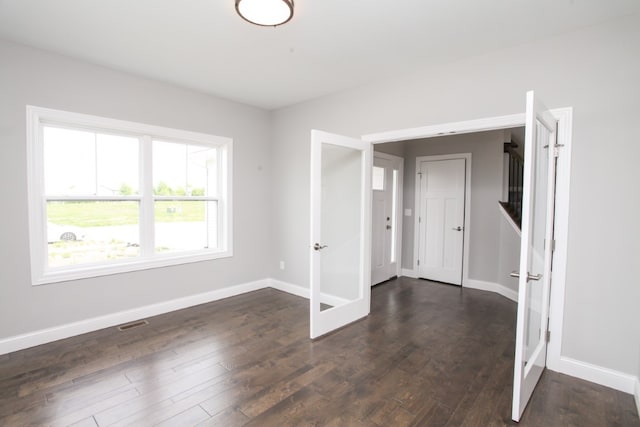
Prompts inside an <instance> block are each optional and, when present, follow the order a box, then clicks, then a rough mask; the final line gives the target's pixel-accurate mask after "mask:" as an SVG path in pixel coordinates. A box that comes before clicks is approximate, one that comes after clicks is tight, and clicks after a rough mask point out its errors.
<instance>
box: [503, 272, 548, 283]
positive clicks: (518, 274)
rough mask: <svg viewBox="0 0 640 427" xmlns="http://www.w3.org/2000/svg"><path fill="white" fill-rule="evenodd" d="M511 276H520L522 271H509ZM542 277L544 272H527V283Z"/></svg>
mask: <svg viewBox="0 0 640 427" xmlns="http://www.w3.org/2000/svg"><path fill="white" fill-rule="evenodd" d="M509 276H511V277H516V278H520V273H519V272H517V271H512V272H511V273H509ZM540 279H542V274H531V273H529V272H527V283H528V282H529V281H530V280H535V281H538V280H540Z"/></svg>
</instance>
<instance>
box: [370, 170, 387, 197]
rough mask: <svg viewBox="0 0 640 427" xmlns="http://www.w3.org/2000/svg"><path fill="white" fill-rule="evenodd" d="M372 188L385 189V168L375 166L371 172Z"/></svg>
mask: <svg viewBox="0 0 640 427" xmlns="http://www.w3.org/2000/svg"><path fill="white" fill-rule="evenodd" d="M371 188H372V189H373V190H379V191H384V168H381V167H379V166H374V167H373V171H372V174H371Z"/></svg>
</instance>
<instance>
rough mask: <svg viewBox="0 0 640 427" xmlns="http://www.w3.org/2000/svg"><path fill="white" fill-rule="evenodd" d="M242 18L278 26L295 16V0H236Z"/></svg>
mask: <svg viewBox="0 0 640 427" xmlns="http://www.w3.org/2000/svg"><path fill="white" fill-rule="evenodd" d="M236 11H237V12H238V15H240V17H241V18H242V19H244V20H245V21H247V22H251V23H252V24H256V25H261V26H263V27H277V26H278V25H282V24H285V23H287V22H289V21H290V20H291V18H292V17H293V0H236Z"/></svg>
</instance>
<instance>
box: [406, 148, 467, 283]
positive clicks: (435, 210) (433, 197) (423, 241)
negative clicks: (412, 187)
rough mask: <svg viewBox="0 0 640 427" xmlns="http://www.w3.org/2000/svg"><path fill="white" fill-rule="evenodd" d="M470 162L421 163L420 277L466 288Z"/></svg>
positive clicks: (419, 173) (434, 161)
mask: <svg viewBox="0 0 640 427" xmlns="http://www.w3.org/2000/svg"><path fill="white" fill-rule="evenodd" d="M465 175H466V159H465V158H452V159H437V160H425V161H421V162H420V163H419V168H418V177H419V184H420V196H419V203H420V205H419V216H418V236H419V257H418V260H417V264H418V265H417V267H418V276H419V277H421V278H423V279H429V280H436V281H438V282H445V283H451V284H453V285H459V286H460V285H462V258H463V257H462V251H463V240H464V232H463V231H464V212H465V211H464V209H465V185H466V181H465V180H466V176H465Z"/></svg>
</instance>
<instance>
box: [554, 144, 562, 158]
mask: <svg viewBox="0 0 640 427" xmlns="http://www.w3.org/2000/svg"><path fill="white" fill-rule="evenodd" d="M560 147H564V144H556V145H554V146H553V157H560Z"/></svg>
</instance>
